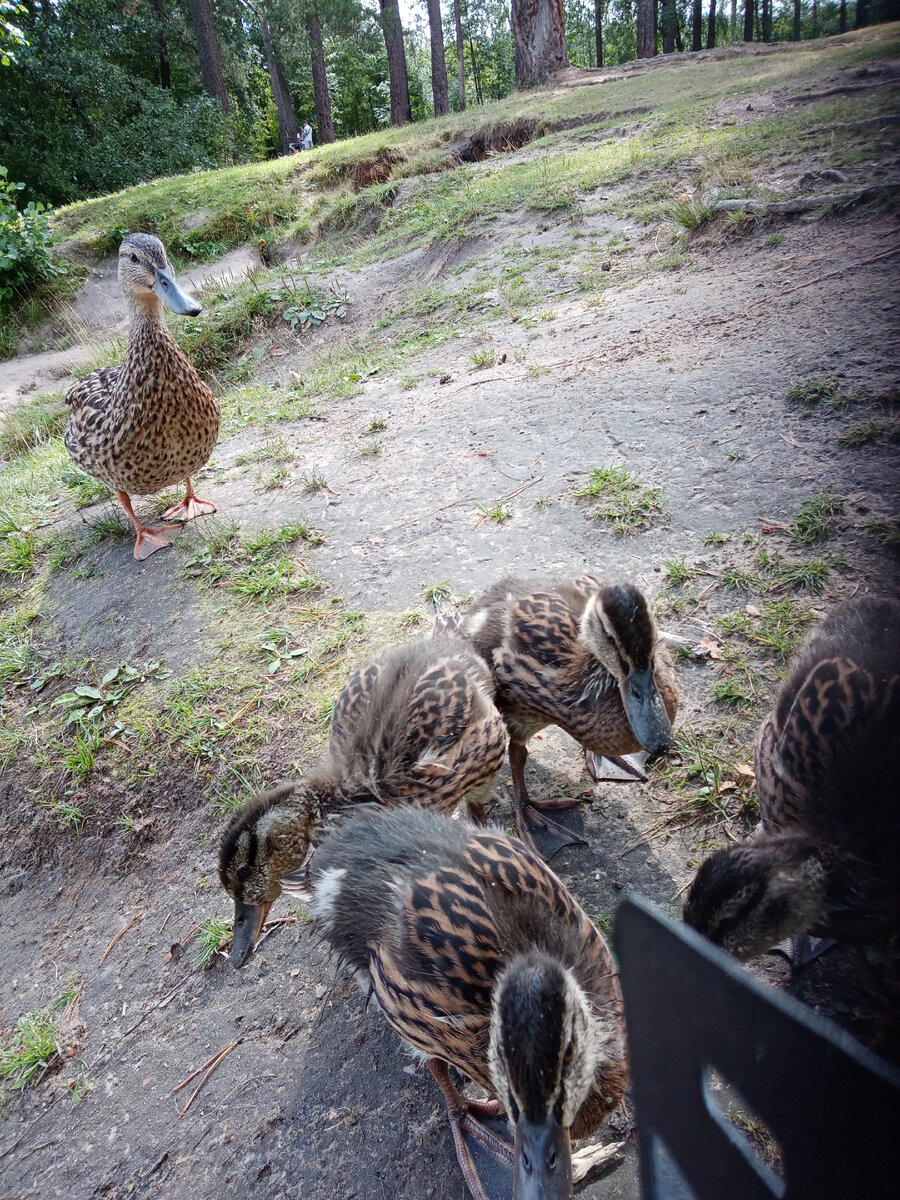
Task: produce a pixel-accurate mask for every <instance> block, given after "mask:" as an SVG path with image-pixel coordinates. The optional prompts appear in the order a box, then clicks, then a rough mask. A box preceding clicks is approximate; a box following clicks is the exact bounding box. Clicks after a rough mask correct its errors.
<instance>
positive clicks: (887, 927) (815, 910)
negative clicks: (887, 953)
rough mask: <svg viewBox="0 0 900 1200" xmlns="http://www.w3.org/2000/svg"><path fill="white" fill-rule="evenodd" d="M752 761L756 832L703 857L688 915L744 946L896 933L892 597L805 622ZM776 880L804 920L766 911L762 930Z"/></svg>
mask: <svg viewBox="0 0 900 1200" xmlns="http://www.w3.org/2000/svg"><path fill="white" fill-rule="evenodd" d="M755 767H756V778H757V785H758V788H759V803H760V812H761V816H762V833H761V834H760V836H759V837H757V838H756V839H755V840H754V841H752V842H748V843H746V844H745V845H743V846H736V847H732V848H730V849H728V850H723V851H719V852H718V853H717V854H716V855H713V856H712V858H710V859H708V860H707V862H706V863H704V864H703V866H702V867H701V869H700V871H699V872H698V874H697V878H696V880H695V882H694V884H693V885H692V887H691V891H690V892H689V894H688V899H687V903H686V905H685V919H686V920H687V921H689V922H690V923H691V924H692V925H695V926H696V927H697V928H699V929H700V930H701V931H702V932H704V933H706V934H707V936H710V937H712V938H713V939H714V940H716V941H719V942H721V943H722V944H723V945H726V946H727V947H728V948H729V949H733V950H734V952H735V953H736V954H739V955H740V956H742V957H750V956H752V954H756V953H761V949H764V948H766V946H765V944H766V943H767V944H768V945H774V944H775V943H776V942H777V941H778V940H779V939H780V937H783V936H785V935H786V933H798V934H799V933H803V932H808V933H812V934H815V935H816V936H821V937H832V938H837V939H839V940H841V941H869V940H877V939H879V938H882V937H886V936H889V935H890V934H892V933H897V932H900V866H898V864H900V800H898V796H900V791H898V785H897V780H898V777H900V603H898V602H897V601H896V600H889V599H875V598H866V599H862V600H857V601H853V602H850V603H847V604H844V605H841V606H839V607H838V608H836V609H835V610H834V611H833V612H831V613H830V614H829V616H828V617H827V618H826V620H824V621H823V622H822V624H821V625H820V626H819V627H818V628H816V629H815V630H814V631H813V632H812V634H811V635H810V636H809V638H808V639H807V641H806V643H805V644H804V646H803V648H802V649H801V651H800V653H799V655H798V657H797V659H796V661H795V663H794V666H793V668H792V670H791V673H790V675H789V676H788V678H787V680H786V681H785V683H784V685H783V687H782V689H781V691H780V693H779V696H778V700H777V701H776V704H775V707H774V708H773V710H772V712H771V713H770V714H769V716H768V717H767V718H766V720H765V721H764V722H763V724H762V727H761V729H760V732H759V736H758V738H757V743H756V753H755ZM780 878H784V879H786V880H790V887H789V888H788V886H787V884H785V888H784V900H783V907H784V909H785V910H787V909H789V908H796V909H797V910H798V911H800V910H802V912H803V917H804V919H803V921H802V922H801V923H800V925H799V927H797V928H794V927H788V925H785V927H784V929H777V928H776V927H775V925H776V921H775V920H774V917H773V918H772V919H771V924H772V929H771V933H769V931H768V929H767V926H768V924H769V923H770V922H769V920H768V919H764V917H763V915H762V914H763V911H764V905H765V904H766V903H769V902H768V900H767V897H768V896H769V894H770V892H771V890H772V887H773V883H777V881H778V880H779V879H780ZM738 895H743V897H744V902H743V903H742V904H737V902H736V901H735V897H736V896H738ZM775 916H777V913H776V914H775ZM793 924H794V925H796V921H795V922H794V923H793ZM745 928H746V929H749V930H750V931H751V934H752V936H747V934H746V932H745Z"/></svg>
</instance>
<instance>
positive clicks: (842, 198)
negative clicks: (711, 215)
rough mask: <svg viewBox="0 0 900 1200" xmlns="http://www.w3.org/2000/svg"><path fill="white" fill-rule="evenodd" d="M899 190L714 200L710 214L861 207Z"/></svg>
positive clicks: (889, 186)
mask: <svg viewBox="0 0 900 1200" xmlns="http://www.w3.org/2000/svg"><path fill="white" fill-rule="evenodd" d="M897 191H900V183H879V184H873V185H872V186H871V187H864V188H856V189H854V190H853V191H851V192H827V193H826V194H825V195H819V196H798V197H797V198H796V199H795V200H773V201H771V202H770V203H763V202H762V201H760V200H749V199H747V200H717V201H716V202H715V203H714V204H713V205H712V210H713V212H717V213H720V212H748V213H757V214H759V215H761V216H765V217H781V216H790V215H791V214H792V213H804V212H815V211H816V210H817V209H820V208H825V207H831V206H832V205H834V206H836V207H838V208H848V207H849V206H850V205H851V204H860V203H861V202H862V201H863V200H874V199H875V197H876V196H882V195H885V194H886V193H889V192H897Z"/></svg>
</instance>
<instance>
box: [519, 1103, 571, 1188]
mask: <svg viewBox="0 0 900 1200" xmlns="http://www.w3.org/2000/svg"><path fill="white" fill-rule="evenodd" d="M514 1154H515V1161H514V1164H513V1200H569V1197H570V1196H571V1195H572V1150H571V1146H570V1144H569V1134H568V1131H567V1130H565V1129H563V1127H562V1125H560V1124H559V1123H558V1122H557V1121H554V1120H549V1121H546V1122H543V1123H540V1124H537V1125H532V1124H531V1123H530V1122H528V1121H526V1120H525V1118H524V1117H520V1118H519V1120H518V1122H517V1124H516V1141H515V1146H514Z"/></svg>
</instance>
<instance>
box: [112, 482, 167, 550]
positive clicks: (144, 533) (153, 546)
mask: <svg viewBox="0 0 900 1200" xmlns="http://www.w3.org/2000/svg"><path fill="white" fill-rule="evenodd" d="M116 495H117V496H118V497H119V503H120V504H121V505H122V507H123V508H124V509H125V511H126V513H128V516H129V518H130V520H131V523H132V525H133V526H134V532H135V542H134V557H135V558H136V559H137V560H138V562H143V561H144V559H145V558H149V557H150V555H151V554H155V553H156V551H157V550H162V549H163V547H164V546H171V545H172V539H171V538H170V537H167V536H166V534H167V533H170V532H172V526H169V527H166V526H165V525H162V526H156V527H154V528H153V529H148V528H147V526H146V525H142V524H141V523H140V521H139V520H138V519H137V517H136V516H135V515H134V509H133V508H132V507H131V497H130V496H129V495H128V493H127V492H117V493H116Z"/></svg>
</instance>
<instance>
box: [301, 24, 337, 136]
mask: <svg viewBox="0 0 900 1200" xmlns="http://www.w3.org/2000/svg"><path fill="white" fill-rule="evenodd" d="M306 35H307V37H308V38H309V53H310V58H311V59H312V77H313V97H314V102H315V106H316V126H317V129H316V132H317V133H318V137H319V144H320V145H324V144H325V143H326V142H333V141H334V121H333V120H332V116H331V93H330V91H329V90H328V75H327V73H326V71H325V47H324V45H323V42H322V24H321V22H320V20H319V10H318V8H316V7H315V6H313V7H312V8H311V9H309V11H308V12H307V14H306Z"/></svg>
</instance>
